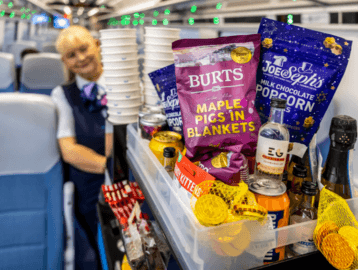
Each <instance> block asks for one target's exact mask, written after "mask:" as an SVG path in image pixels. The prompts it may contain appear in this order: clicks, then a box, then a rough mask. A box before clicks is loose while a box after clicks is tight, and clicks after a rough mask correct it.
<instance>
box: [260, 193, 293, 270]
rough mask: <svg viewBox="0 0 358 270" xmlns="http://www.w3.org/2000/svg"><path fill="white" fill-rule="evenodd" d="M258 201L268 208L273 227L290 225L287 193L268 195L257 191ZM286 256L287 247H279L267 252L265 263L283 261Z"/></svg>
mask: <svg viewBox="0 0 358 270" xmlns="http://www.w3.org/2000/svg"><path fill="white" fill-rule="evenodd" d="M255 197H256V201H257V203H258V204H259V205H261V206H262V207H264V208H266V209H267V211H268V215H269V216H270V217H271V219H272V225H273V229H277V228H281V227H284V226H287V225H288V218H289V207H290V199H289V198H288V195H287V194H286V193H284V194H282V195H280V196H266V195H262V194H257V193H255ZM284 258H285V247H284V246H283V247H278V248H274V249H272V250H270V251H269V252H267V254H266V255H265V258H264V264H269V263H272V262H277V261H281V260H283V259H284Z"/></svg>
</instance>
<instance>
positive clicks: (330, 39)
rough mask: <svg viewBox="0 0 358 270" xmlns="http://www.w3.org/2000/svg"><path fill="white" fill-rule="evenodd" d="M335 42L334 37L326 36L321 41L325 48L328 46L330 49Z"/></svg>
mask: <svg viewBox="0 0 358 270" xmlns="http://www.w3.org/2000/svg"><path fill="white" fill-rule="evenodd" d="M335 43H336V40H335V39H334V37H327V38H326V39H325V40H324V41H323V45H324V46H325V47H326V48H330V49H332V48H333V44H335Z"/></svg>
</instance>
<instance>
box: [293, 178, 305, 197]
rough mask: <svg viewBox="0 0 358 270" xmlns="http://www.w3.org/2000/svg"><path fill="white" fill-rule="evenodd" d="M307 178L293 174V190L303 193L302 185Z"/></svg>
mask: <svg viewBox="0 0 358 270" xmlns="http://www.w3.org/2000/svg"><path fill="white" fill-rule="evenodd" d="M304 180H305V178H302V177H297V176H293V183H292V192H293V193H296V194H298V193H299V194H300V193H301V186H302V183H303V181H304Z"/></svg>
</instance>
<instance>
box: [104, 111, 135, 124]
mask: <svg viewBox="0 0 358 270" xmlns="http://www.w3.org/2000/svg"><path fill="white" fill-rule="evenodd" d="M108 121H109V122H110V123H112V124H114V125H125V124H131V123H136V122H137V121H138V114H127V115H117V114H110V113H108Z"/></svg>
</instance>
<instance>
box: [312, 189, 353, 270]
mask: <svg viewBox="0 0 358 270" xmlns="http://www.w3.org/2000/svg"><path fill="white" fill-rule="evenodd" d="M313 241H314V242H315V245H316V247H317V248H318V250H320V251H321V252H322V254H323V255H324V256H325V257H326V259H327V261H328V262H329V263H330V264H331V265H333V266H334V267H335V268H336V269H356V268H357V267H358V249H357V247H358V222H357V220H356V219H355V217H354V215H353V213H352V211H351V210H350V208H349V206H348V204H347V202H346V201H345V200H344V199H343V198H342V197H340V196H338V195H337V194H335V193H333V192H331V191H329V190H327V189H326V188H323V189H322V190H321V195H320V202H319V207H318V219H317V226H316V228H315V230H314V232H313Z"/></svg>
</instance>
